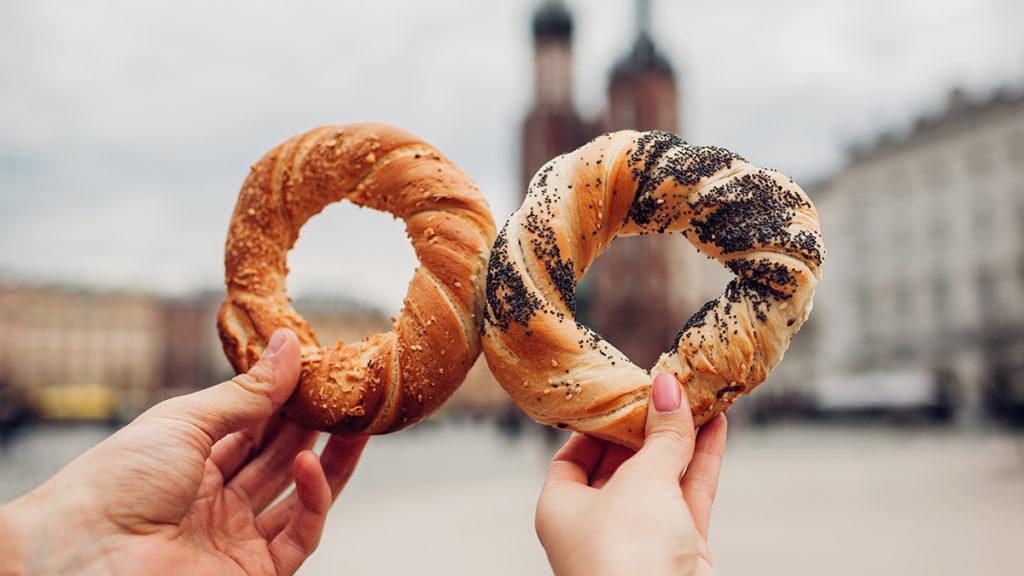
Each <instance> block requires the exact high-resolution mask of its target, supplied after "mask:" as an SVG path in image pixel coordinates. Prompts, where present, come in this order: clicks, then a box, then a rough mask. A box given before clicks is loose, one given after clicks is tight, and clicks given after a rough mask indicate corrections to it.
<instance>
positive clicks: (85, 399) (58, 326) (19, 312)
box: [0, 283, 500, 419]
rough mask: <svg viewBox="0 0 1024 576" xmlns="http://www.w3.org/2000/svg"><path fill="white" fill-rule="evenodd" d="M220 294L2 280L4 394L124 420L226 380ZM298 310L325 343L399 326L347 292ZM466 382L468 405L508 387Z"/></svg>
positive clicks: (0, 370)
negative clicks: (107, 289)
mask: <svg viewBox="0 0 1024 576" xmlns="http://www.w3.org/2000/svg"><path fill="white" fill-rule="evenodd" d="M222 299H223V293H221V292H220V291H209V292H203V293H201V294H197V295H193V296H188V297H177V298H167V297H161V296H156V295H152V294H142V293H131V292H101V291H89V290H78V289H74V288H68V287H58V286H28V285H18V284H14V283H3V284H0V400H6V399H14V398H17V399H19V400H21V399H24V400H26V401H27V402H28V403H29V404H30V405H31V407H32V408H33V409H34V410H35V411H36V412H38V413H40V415H42V416H43V417H47V418H54V419H79V418H87V419H96V418H99V419H119V418H130V417H132V416H134V415H135V414H137V413H139V412H140V411H142V410H144V409H145V408H146V407H148V406H149V405H151V404H153V403H155V402H158V401H160V400H163V399H165V398H168V397H170V396H174V395H178V394H184V393H188V392H191V391H194V390H197V389H199V388H203V387H206V386H209V385H211V384H214V383H216V382H220V381H223V380H225V379H227V378H229V377H231V375H232V374H233V372H232V370H231V367H230V365H229V364H228V362H227V360H226V359H225V357H224V353H223V351H222V350H221V344H220V339H219V338H218V336H217V330H216V320H215V319H216V314H217V310H218V308H219V306H220V303H221V301H222ZM295 307H296V309H297V310H299V311H300V312H301V313H302V314H303V315H304V317H305V318H306V319H307V320H308V321H309V323H310V324H311V325H312V326H313V328H314V330H315V331H316V334H317V337H318V339H319V340H320V342H321V343H322V344H324V345H332V344H334V343H335V342H339V341H342V342H351V341H355V340H359V339H361V338H363V337H364V336H368V335H370V334H374V333H377V332H381V331H387V330H390V329H391V325H390V322H388V319H387V316H386V315H385V314H383V313H381V312H380V311H378V310H376V309H374V308H370V307H367V306H363V305H360V304H358V303H355V302H352V301H349V300H345V299H333V298H318V297H311V298H300V299H297V300H296V302H295ZM471 382H472V384H471ZM467 384H468V385H470V388H469V393H468V394H467V395H466V399H465V403H466V405H468V406H473V407H477V406H488V405H489V404H488V402H489V401H488V400H487V398H488V397H493V395H494V392H495V391H498V392H500V387H499V386H498V385H497V383H495V382H494V380H493V378H491V377H490V373H489V372H488V371H487V370H486V368H484V369H483V370H481V369H480V367H477V368H475V369H474V371H473V376H472V378H470V379H468V380H467ZM474 390H475V392H474Z"/></svg>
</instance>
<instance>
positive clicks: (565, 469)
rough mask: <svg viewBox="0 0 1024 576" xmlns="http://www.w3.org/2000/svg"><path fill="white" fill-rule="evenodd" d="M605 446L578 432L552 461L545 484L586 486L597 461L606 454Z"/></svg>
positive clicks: (599, 441)
mask: <svg viewBox="0 0 1024 576" xmlns="http://www.w3.org/2000/svg"><path fill="white" fill-rule="evenodd" d="M605 446H606V444H605V443H604V442H602V441H601V440H597V439H596V438H591V437H590V436H586V435H584V434H580V433H578V432H577V433H575V434H573V435H572V438H569V441H568V442H566V443H565V446H562V448H561V449H560V450H559V451H558V452H557V453H555V456H554V458H552V459H551V464H549V465H548V473H547V476H546V477H545V478H544V484H545V485H548V484H554V483H557V482H572V483H574V484H583V485H584V486H586V485H587V481H588V479H589V478H590V474H591V472H593V471H594V467H595V466H597V461H598V460H600V459H601V455H602V454H604V450H605Z"/></svg>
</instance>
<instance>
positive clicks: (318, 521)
mask: <svg viewBox="0 0 1024 576" xmlns="http://www.w3.org/2000/svg"><path fill="white" fill-rule="evenodd" d="M292 468H293V470H294V475H295V493H296V495H297V502H298V506H296V507H295V512H294V514H293V515H292V517H291V518H290V520H289V522H288V524H287V526H285V528H284V530H282V531H281V532H280V534H278V535H277V536H275V537H274V539H273V540H271V541H270V547H269V549H270V555H271V557H272V558H273V559H274V567H275V568H276V569H277V573H278V574H294V573H295V571H296V570H298V569H299V566H301V565H302V563H303V562H305V561H306V558H308V557H309V555H310V554H312V553H313V551H314V550H316V547H317V545H319V544H320V534H321V533H323V530H324V522H326V521H327V511H328V510H330V508H331V487H330V486H329V485H328V484H327V478H326V477H325V475H324V470H323V467H322V466H321V464H320V459H319V458H317V456H316V454H314V453H313V452H312V451H310V450H306V451H304V452H301V453H299V455H298V456H296V457H295V463H294V464H293V465H292Z"/></svg>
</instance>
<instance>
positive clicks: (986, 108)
mask: <svg viewBox="0 0 1024 576" xmlns="http://www.w3.org/2000/svg"><path fill="white" fill-rule="evenodd" d="M1022 105H1024V86H1016V87H1010V86H1001V87H999V88H997V89H995V90H992V91H991V92H988V93H986V94H980V95H972V94H969V93H968V92H967V91H966V90H964V89H963V88H960V87H956V88H953V89H951V90H950V91H949V93H948V95H947V96H946V101H945V104H944V105H943V107H942V109H941V110H939V111H938V112H934V113H930V114H921V115H919V116H918V117H917V118H915V119H914V120H913V121H911V122H910V123H909V124H908V125H907V126H905V127H903V128H897V129H889V130H883V131H882V132H880V133H879V134H877V135H876V136H875V137H874V138H871V139H868V140H865V141H862V142H856V143H853V144H851V145H849V146H847V149H846V152H847V156H848V160H849V164H858V163H861V162H864V161H867V160H870V159H872V158H875V157H878V156H881V155H883V154H885V153H889V152H893V151H896V150H899V149H903V148H906V147H908V146H913V145H915V144H919V143H922V142H925V141H927V140H931V139H933V138H935V137H938V136H942V135H947V134H950V133H952V132H956V131H959V130H962V129H965V128H970V127H972V126H974V125H976V124H977V123H978V122H979V121H981V120H983V119H986V118H991V117H995V116H998V115H999V114H1000V113H1003V112H1007V111H1011V110H1014V109H1017V108H1019V107H1021V106H1022Z"/></svg>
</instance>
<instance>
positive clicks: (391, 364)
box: [217, 124, 495, 435]
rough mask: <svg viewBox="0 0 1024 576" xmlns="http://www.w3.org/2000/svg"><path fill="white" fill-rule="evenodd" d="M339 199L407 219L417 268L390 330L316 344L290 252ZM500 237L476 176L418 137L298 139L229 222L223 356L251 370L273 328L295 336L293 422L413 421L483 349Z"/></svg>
mask: <svg viewBox="0 0 1024 576" xmlns="http://www.w3.org/2000/svg"><path fill="white" fill-rule="evenodd" d="M343 199H347V200H349V201H351V202H353V203H355V204H357V205H359V206H365V207H369V208H374V209H376V210H382V211H384V212H389V213H391V214H393V215H394V216H395V217H396V218H401V219H402V220H404V221H405V226H406V233H407V234H408V236H409V238H410V239H411V241H412V246H413V249H414V250H415V252H416V256H417V258H418V259H419V263H420V265H419V266H418V267H417V268H416V271H415V272H414V273H413V278H412V281H411V282H410V283H409V289H408V293H407V295H406V297H405V300H404V304H403V308H402V312H401V315H400V316H399V317H398V318H397V319H392V328H393V329H392V331H391V332H388V333H385V334H377V335H374V336H369V337H367V338H365V339H363V340H362V341H361V342H357V343H350V344H346V343H341V342H339V343H337V344H334V345H328V346H321V344H320V343H319V342H318V341H317V338H316V335H315V334H314V332H313V329H312V328H310V326H309V324H308V323H307V322H306V321H305V320H304V319H303V318H302V316H300V315H299V314H298V313H297V312H296V311H295V310H294V309H293V308H292V305H291V299H290V298H289V297H288V295H287V293H286V291H285V281H286V277H287V275H288V267H287V254H288V251H289V250H290V249H291V248H292V247H293V246H294V245H295V241H296V240H297V239H298V237H299V229H300V228H301V227H302V225H303V224H305V223H306V221H307V220H309V219H310V218H311V217H312V216H314V215H316V214H317V213H319V212H320V211H321V210H322V209H323V208H324V207H325V206H326V205H328V204H330V203H332V202H337V201H340V200H343ZM494 232H495V225H494V220H493V218H492V217H491V212H490V209H489V208H488V206H487V202H486V201H485V200H484V198H483V196H482V195H481V193H480V190H479V189H478V188H477V187H476V185H475V184H474V183H473V181H472V180H471V179H470V177H469V176H468V175H467V174H466V173H465V172H463V171H462V169H460V168H459V167H458V166H456V165H455V164H454V163H452V162H451V161H450V160H448V159H447V158H445V157H444V156H443V155H442V154H441V153H440V152H438V151H437V149H436V148H434V147H433V146H431V145H430V144H428V143H426V142H424V141H423V140H422V139H420V138H419V137H418V136H416V135H414V134H412V133H410V132H407V131H405V130H402V129H400V128H396V127H393V126H388V125H385V124H352V125H347V126H324V127H321V128H317V129H315V130H311V131H309V132H306V133H305V134H301V135H299V136H296V137H294V138H291V139H290V140H288V141H286V142H284V143H283V144H281V145H279V146H277V147H276V148H274V149H273V150H271V151H270V152H268V153H267V154H266V155H265V156H264V157H263V158H262V159H261V160H260V161H259V162H257V163H256V164H254V165H253V166H252V170H251V171H250V173H249V176H248V177H247V178H246V180H245V183H244V184H243V185H242V190H241V192H240V194H239V197H238V202H237V204H236V206H235V210H234V214H233V215H232V217H231V225H230V227H229V231H228V238H227V243H226V246H225V252H224V265H225V283H226V284H227V298H226V299H225V301H224V304H223V305H222V306H221V309H220V312H219V314H218V317H217V327H218V331H219V333H220V338H221V342H222V344H223V346H224V352H225V354H226V355H227V357H228V359H229V360H230V362H231V365H232V366H233V367H234V369H235V370H236V371H238V372H244V371H246V370H248V369H249V367H251V366H252V365H253V364H255V363H256V361H257V360H258V359H259V356H260V354H261V353H262V352H263V349H264V347H265V346H266V343H267V339H268V338H270V335H271V334H272V333H273V332H274V330H275V329H277V328H281V327H286V328H290V329H292V330H293V331H294V332H295V333H296V334H297V335H298V337H299V341H300V343H301V345H302V368H301V372H300V377H299V383H298V385H297V387H296V389H295V392H294V393H293V394H292V396H291V398H290V399H289V400H288V402H287V403H286V404H285V405H284V409H283V411H284V414H285V415H287V416H288V417H290V418H291V419H292V420H294V421H296V422H298V423H300V424H302V425H304V426H307V427H310V428H316V429H319V430H325V431H328V432H332V433H339V434H349V435H356V434H383V433H386V432H392V431H395V430H399V429H401V428H404V427H406V426H409V425H411V424H413V423H415V422H417V421H418V420H420V419H422V418H424V417H426V416H428V415H430V414H431V413H433V412H434V411H435V410H437V408H438V407H440V406H441V404H442V403H444V401H445V400H447V399H448V398H449V397H450V396H451V394H452V393H453V392H454V391H455V389H456V388H458V386H459V384H461V383H462V380H463V378H464V377H465V376H466V373H467V372H468V371H469V369H470V367H471V366H472V365H473V362H474V361H475V360H476V358H477V356H478V355H479V353H480V336H479V333H480V322H481V316H482V308H483V297H482V294H483V282H484V274H485V271H486V266H487V258H488V254H489V251H490V246H491V243H492V242H493V240H494ZM367 248H368V247H367V246H360V247H352V248H348V249H361V250H364V249H367ZM367 272H372V271H362V272H361V273H367ZM353 273H357V271H353Z"/></svg>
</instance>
